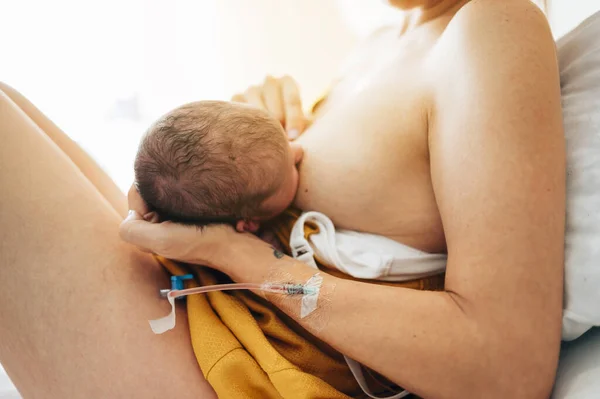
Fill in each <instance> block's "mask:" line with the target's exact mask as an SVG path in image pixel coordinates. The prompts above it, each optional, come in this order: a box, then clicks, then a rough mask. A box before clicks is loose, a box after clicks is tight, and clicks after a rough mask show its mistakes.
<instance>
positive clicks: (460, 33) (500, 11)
mask: <svg viewBox="0 0 600 399" xmlns="http://www.w3.org/2000/svg"><path fill="white" fill-rule="evenodd" d="M532 51H533V52H534V53H536V54H539V53H540V52H545V53H546V54H545V55H544V56H550V57H555V45H554V38H553V36H552V32H551V30H550V25H549V23H548V20H547V18H546V16H545V15H544V13H543V12H542V10H541V9H540V8H539V7H538V6H536V5H535V4H534V3H532V2H531V1H530V0H503V1H497V0H472V1H470V2H468V3H467V4H466V5H465V6H463V7H462V8H461V9H460V10H459V11H458V12H457V13H456V15H455V16H454V17H453V18H452V20H451V21H450V22H449V24H448V26H447V27H446V29H445V30H444V32H443V33H442V34H441V36H440V38H439V40H438V42H437V44H436V46H435V48H434V51H433V52H432V54H431V57H430V58H431V61H432V62H431V65H432V68H433V69H434V70H435V71H437V72H438V73H436V75H438V76H441V77H442V78H444V79H446V78H447V77H448V76H446V73H445V72H449V71H451V70H452V68H451V67H452V66H453V65H454V64H457V67H458V66H460V67H463V68H464V67H465V64H464V62H465V60H468V61H469V62H470V63H471V64H473V63H476V64H477V65H474V67H479V68H487V67H490V68H493V67H494V64H493V63H494V62H499V61H500V62H503V61H506V62H511V61H516V60H518V59H520V58H523V56H524V55H526V54H527V53H529V54H530V55H531V52H532ZM527 58H528V59H530V60H531V59H532V57H527ZM439 65H445V66H447V67H449V68H439ZM440 72H441V73H440Z"/></svg>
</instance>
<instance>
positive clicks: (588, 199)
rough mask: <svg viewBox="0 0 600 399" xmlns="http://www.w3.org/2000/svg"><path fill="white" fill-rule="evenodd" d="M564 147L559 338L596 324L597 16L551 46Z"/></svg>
mask: <svg viewBox="0 0 600 399" xmlns="http://www.w3.org/2000/svg"><path fill="white" fill-rule="evenodd" d="M557 49H558V58H559V64H560V80H561V90H562V105H563V116H564V127H565V137H566V144H567V215H566V216H567V220H566V231H565V301H564V304H565V309H564V313H563V331H562V334H563V339H564V340H572V339H575V338H577V337H579V336H580V335H581V334H583V333H584V332H586V331H587V330H588V329H590V328H591V327H592V326H598V325H600V13H596V14H595V15H593V16H591V17H590V18H588V19H587V20H585V21H584V22H583V23H581V25H579V26H578V27H577V28H575V29H574V30H573V31H572V32H570V33H568V34H567V35H565V36H564V37H563V38H561V39H560V40H559V41H558V42H557Z"/></svg>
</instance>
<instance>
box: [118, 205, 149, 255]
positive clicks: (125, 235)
mask: <svg viewBox="0 0 600 399" xmlns="http://www.w3.org/2000/svg"><path fill="white" fill-rule="evenodd" d="M152 227H153V223H150V222H147V221H146V220H144V218H143V217H142V216H141V215H140V214H139V213H137V212H136V211H129V213H128V214H127V217H126V218H125V220H123V221H122V222H121V225H120V226H119V235H120V236H121V239H122V240H123V241H125V242H128V243H130V244H133V245H135V246H137V247H138V248H140V249H141V250H142V251H145V252H151V251H150V248H149V244H150V243H151V237H152V235H151V234H152V231H151V230H152Z"/></svg>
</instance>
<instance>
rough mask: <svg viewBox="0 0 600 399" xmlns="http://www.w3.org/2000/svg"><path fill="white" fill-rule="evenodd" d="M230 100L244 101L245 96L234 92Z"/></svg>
mask: <svg viewBox="0 0 600 399" xmlns="http://www.w3.org/2000/svg"><path fill="white" fill-rule="evenodd" d="M231 101H233V102H236V103H245V102H246V97H245V96H244V95H243V94H239V93H238V94H236V95H234V96H233V97H231Z"/></svg>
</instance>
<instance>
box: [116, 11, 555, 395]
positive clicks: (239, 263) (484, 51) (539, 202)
mask: <svg viewBox="0 0 600 399" xmlns="http://www.w3.org/2000/svg"><path fill="white" fill-rule="evenodd" d="M431 61H432V64H434V65H437V66H438V67H440V66H442V65H444V67H443V68H444V70H443V72H442V73H439V74H438V75H436V76H434V80H435V82H434V83H435V84H434V86H435V87H436V89H435V93H434V97H435V106H434V107H433V108H432V111H431V128H432V130H431V143H430V147H431V154H430V155H431V164H432V175H433V182H434V189H435V193H436V198H437V201H438V204H439V208H440V212H441V216H442V219H443V223H444V229H445V233H446V238H447V243H448V251H449V260H448V270H447V282H446V288H447V291H446V292H424V291H414V290H409V289H402V288H391V287H384V286H375V285H369V284H364V283H359V282H354V281H349V280H341V279H336V278H334V277H331V276H325V280H324V283H323V284H324V286H325V287H326V288H327V289H326V291H328V292H330V293H328V294H326V295H328V298H325V299H328V300H329V301H328V302H327V303H328V305H327V307H326V308H323V307H322V308H318V309H317V310H316V312H320V313H319V314H318V315H317V316H318V318H319V319H320V321H319V323H317V324H315V322H314V319H315V317H308V318H306V319H303V320H299V321H300V323H301V324H303V325H304V326H305V327H306V328H307V329H308V330H310V331H312V332H313V333H314V334H315V335H317V336H318V337H319V338H321V339H323V340H325V341H326V342H328V343H329V344H331V345H332V346H334V347H335V348H336V349H338V350H340V351H341V352H343V353H345V354H347V355H349V356H350V357H352V358H354V359H356V360H358V361H359V362H361V363H363V364H365V365H367V366H369V367H371V368H373V369H374V370H376V371H378V372H380V373H382V374H384V375H385V376H387V377H388V378H390V379H392V380H393V381H395V382H397V383H398V384H400V385H402V386H404V387H405V388H407V389H408V390H410V391H412V392H415V393H417V394H418V395H420V396H424V397H435V398H453V397H465V396H466V397H485V398H493V397H514V398H516V397H524V398H536V397H547V396H548V395H549V392H550V389H551V387H552V382H553V378H554V373H555V367H556V363H557V357H558V349H559V341H560V322H561V310H562V274H563V234H564V207H565V205H564V196H565V191H564V190H565V189H564V178H565V177H564V173H565V160H564V148H563V145H564V144H563V132H562V122H561V110H560V97H559V89H558V73H557V67H556V60H555V54H554V47H553V41H552V37H551V35H550V33H549V30H548V27H547V24H546V21H545V19H544V16H543V15H542V14H541V13H539V12H537V11H536V10H535V9H534V8H533V6H530V5H529V3H528V2H527V1H525V0H506V1H504V2H496V1H491V0H489V1H487V0H474V1H473V2H471V3H469V4H468V5H467V6H465V7H464V8H463V9H462V10H461V11H460V12H459V13H458V14H457V15H456V17H455V18H454V20H453V21H452V23H451V25H450V26H449V27H448V29H447V31H446V33H444V36H443V37H442V39H441V41H440V43H439V45H438V48H437V50H436V54H434V55H433V56H432V60H431ZM166 226H168V227H169V229H170V230H168V229H165V228H164V227H165V225H164V224H163V225H162V226H161V225H149V224H147V223H144V222H143V221H142V220H139V218H138V217H135V215H134V217H132V218H131V219H130V220H129V221H127V222H125V223H124V225H123V230H122V234H123V237H124V238H125V239H126V240H128V241H130V242H133V243H134V244H138V245H140V246H143V247H146V248H151V249H153V250H154V251H156V252H158V253H159V254H162V255H165V256H167V257H173V258H180V259H182V260H186V261H191V262H196V263H201V264H202V263H205V264H209V265H211V266H213V267H215V268H218V269H220V270H222V271H224V272H226V273H227V274H229V275H230V276H231V277H232V278H233V279H234V280H236V281H243V282H254V283H262V282H264V281H266V280H269V279H270V278H271V277H270V276H273V275H274V274H277V273H274V272H276V271H283V272H284V273H283V274H286V275H288V276H292V277H293V279H294V280H296V281H305V280H306V279H307V278H308V277H309V276H311V275H312V274H313V273H314V270H313V269H310V268H309V267H308V266H306V265H304V264H302V263H300V262H297V261H295V260H292V259H289V258H283V259H280V258H278V257H277V256H275V254H274V253H273V250H272V249H271V248H269V247H268V245H266V244H264V243H262V242H260V241H259V240H258V239H256V238H254V237H251V236H248V235H245V234H235V233H234V232H233V231H232V230H231V229H227V228H224V227H210V228H206V229H202V230H193V229H192V230H190V229H189V228H187V230H186V228H184V227H183V226H181V227H180V226H174V225H170V224H168V223H167V225H166ZM179 234H181V235H179ZM185 234H192V236H187V238H186V237H185ZM193 239H196V241H195V242H196V245H195V246H194V247H191V248H190V247H189V246H186V248H181V247H179V248H177V247H173V246H172V243H175V242H177V241H179V242H182V240H186V242H190V240H193ZM149 240H153V243H154V244H153V246H152V245H149V244H148V242H149ZM223 241H226V242H227V243H228V245H227V247H226V249H224V248H225V247H224V246H223V245H219V242H223ZM333 286H335V288H334V289H333V291H331V287H333ZM271 299H272V300H274V302H275V303H276V304H277V305H278V306H279V307H281V309H282V310H284V311H285V312H287V313H288V314H290V315H292V316H296V317H297V314H298V306H299V305H298V303H297V302H294V301H280V300H275V298H271ZM317 327H318V328H317Z"/></svg>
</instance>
